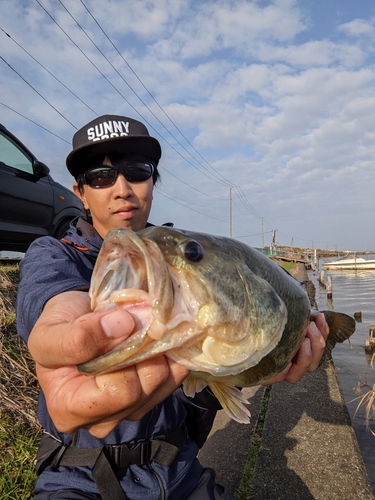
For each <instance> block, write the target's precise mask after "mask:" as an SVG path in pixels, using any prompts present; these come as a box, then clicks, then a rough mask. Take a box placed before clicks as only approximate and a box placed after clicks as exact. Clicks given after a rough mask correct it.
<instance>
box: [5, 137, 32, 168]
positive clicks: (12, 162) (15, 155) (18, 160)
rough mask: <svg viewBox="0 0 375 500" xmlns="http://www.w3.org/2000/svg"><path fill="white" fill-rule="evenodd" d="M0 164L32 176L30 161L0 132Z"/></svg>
mask: <svg viewBox="0 0 375 500" xmlns="http://www.w3.org/2000/svg"><path fill="white" fill-rule="evenodd" d="M0 162H3V163H5V164H6V165H8V166H10V167H13V168H17V169H18V170H22V171H23V172H27V173H29V174H33V173H34V171H33V165H32V162H31V159H30V158H29V157H28V156H26V155H25V153H24V152H23V151H22V150H21V149H20V148H19V147H18V145H17V144H15V143H14V142H13V141H12V140H11V139H10V138H9V137H7V136H5V135H4V134H2V133H1V132H0Z"/></svg>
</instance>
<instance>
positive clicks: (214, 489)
mask: <svg viewBox="0 0 375 500" xmlns="http://www.w3.org/2000/svg"><path fill="white" fill-rule="evenodd" d="M34 500H101V496H100V495H98V494H95V493H85V492H83V491H79V490H60V491H43V492H41V493H38V494H36V495H35V497H34ZM181 500H182V499H181ZM185 500H235V499H234V496H233V495H231V494H230V493H229V491H227V490H226V489H225V488H224V487H223V486H220V485H219V484H216V483H215V471H214V470H212V469H204V470H203V474H202V475H201V478H200V480H199V483H198V484H197V487H196V488H195V490H194V491H192V492H191V493H190V495H189V496H188V497H187V498H186V499H185Z"/></svg>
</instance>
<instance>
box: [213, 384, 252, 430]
mask: <svg viewBox="0 0 375 500" xmlns="http://www.w3.org/2000/svg"><path fill="white" fill-rule="evenodd" d="M207 385H208V386H209V388H210V389H211V391H212V392H213V393H214V395H215V397H216V398H217V399H218V401H219V403H220V404H221V406H222V407H223V410H225V411H226V413H227V414H228V415H229V416H230V417H231V418H233V420H235V421H236V422H239V423H240V424H249V423H250V416H251V415H250V411H249V410H248V408H246V406H245V405H246V404H249V401H248V400H247V399H246V398H245V396H244V395H243V394H242V392H241V391H240V390H239V389H237V388H236V387H230V386H228V385H226V384H223V383H222V382H208V384H207Z"/></svg>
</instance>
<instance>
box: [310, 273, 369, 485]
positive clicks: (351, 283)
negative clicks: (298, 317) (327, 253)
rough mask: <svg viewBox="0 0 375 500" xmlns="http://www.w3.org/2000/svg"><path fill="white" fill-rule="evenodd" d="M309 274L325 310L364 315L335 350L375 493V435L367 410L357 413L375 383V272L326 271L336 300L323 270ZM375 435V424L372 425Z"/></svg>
mask: <svg viewBox="0 0 375 500" xmlns="http://www.w3.org/2000/svg"><path fill="white" fill-rule="evenodd" d="M320 268H322V265H321V263H320V265H319V266H318V268H317V270H316V271H315V272H312V271H309V278H310V279H311V280H312V281H313V283H314V284H315V287H316V301H317V303H318V308H319V309H321V310H324V309H329V310H336V311H339V312H343V313H346V314H349V315H351V316H354V314H355V313H358V312H360V313H362V314H361V316H362V317H361V320H362V321H361V322H357V323H356V332H355V333H354V335H353V336H352V337H351V339H350V342H345V343H344V344H339V345H337V346H336V347H335V349H334V350H333V359H334V362H335V366H336V370H337V374H338V377H339V380H340V384H341V388H342V392H343V395H344V397H345V401H346V404H347V407H348V410H349V414H350V416H351V419H352V423H353V428H354V430H355V433H356V436H357V439H358V443H359V447H360V449H361V453H362V456H363V459H364V462H365V464H366V468H367V471H368V474H369V478H370V482H371V484H372V487H373V489H374V490H375V453H374V450H375V436H374V435H373V434H372V433H371V432H370V430H368V429H366V414H365V409H364V407H361V408H359V409H358V410H357V406H358V402H359V400H358V399H357V398H358V395H359V394H358V391H359V390H360V392H361V394H362V395H363V394H365V393H366V392H367V390H369V388H371V387H372V386H373V385H374V384H375V364H373V365H372V363H371V358H372V355H371V354H369V353H367V352H366V351H365V344H366V338H367V337H368V336H369V331H370V329H371V326H372V327H374V325H375V270H368V271H366V270H360V271H355V270H345V271H344V270H341V271H336V270H335V271H332V270H329V271H327V270H326V271H325V277H326V278H327V277H328V276H330V277H331V279H332V299H329V300H328V299H327V290H326V289H325V288H324V287H323V286H321V285H320V284H319V269H320ZM370 429H371V430H372V431H373V432H375V421H374V420H373V421H371V422H370Z"/></svg>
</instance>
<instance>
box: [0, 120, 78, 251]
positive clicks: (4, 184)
mask: <svg viewBox="0 0 375 500" xmlns="http://www.w3.org/2000/svg"><path fill="white" fill-rule="evenodd" d="M82 213H83V205H82V203H81V200H80V199H79V198H78V197H77V196H76V195H75V194H74V193H73V192H72V191H70V190H69V189H67V188H65V187H64V186H62V185H61V184H59V183H58V182H55V181H54V180H53V179H52V177H51V176H50V169H49V168H48V167H47V165H45V164H44V163H42V162H40V161H38V160H37V159H36V158H35V156H34V155H33V154H32V153H31V152H30V151H29V150H28V149H27V148H26V147H25V146H24V145H23V144H22V142H21V141H20V140H19V139H17V137H15V136H14V135H13V134H11V133H10V132H9V131H8V130H7V129H6V128H5V127H4V126H3V125H1V124H0V250H13V251H19V252H24V251H26V249H27V247H28V246H29V245H30V243H31V242H32V241H33V240H35V238H38V237H39V236H46V235H50V236H54V237H55V238H62V237H63V236H64V234H65V232H66V230H67V228H68V227H69V223H70V221H71V220H72V219H74V218H75V217H77V216H80V215H82Z"/></svg>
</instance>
